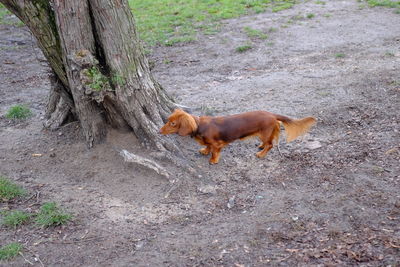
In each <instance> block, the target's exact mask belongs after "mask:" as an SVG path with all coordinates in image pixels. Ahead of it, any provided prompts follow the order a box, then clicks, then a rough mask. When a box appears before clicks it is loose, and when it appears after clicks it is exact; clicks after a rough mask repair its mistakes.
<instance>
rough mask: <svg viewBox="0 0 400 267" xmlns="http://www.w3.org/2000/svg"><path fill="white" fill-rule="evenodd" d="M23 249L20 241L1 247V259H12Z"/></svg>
mask: <svg viewBox="0 0 400 267" xmlns="http://www.w3.org/2000/svg"><path fill="white" fill-rule="evenodd" d="M21 250H22V245H21V244H19V243H10V244H8V245H5V246H2V247H1V248H0V261H5V260H11V259H12V258H15V257H16V256H17V255H18V254H19V253H20V252H21Z"/></svg>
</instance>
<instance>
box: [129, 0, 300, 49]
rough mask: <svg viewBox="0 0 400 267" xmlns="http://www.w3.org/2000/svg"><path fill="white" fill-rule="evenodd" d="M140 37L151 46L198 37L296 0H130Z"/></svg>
mask: <svg viewBox="0 0 400 267" xmlns="http://www.w3.org/2000/svg"><path fill="white" fill-rule="evenodd" d="M128 1H129V5H130V7H131V9H132V12H133V14H134V15H135V18H136V20H137V27H138V31H139V35H140V38H141V39H142V40H144V41H145V42H146V43H147V44H148V45H150V46H153V45H157V44H162V45H174V44H176V43H180V42H190V41H193V40H196V36H197V34H198V33H199V32H201V33H204V32H206V34H216V33H217V32H218V30H219V27H215V25H218V24H219V23H218V22H219V21H221V20H224V19H230V18H236V17H239V16H242V15H246V14H254V13H261V12H264V11H266V10H272V11H274V12H278V11H280V10H284V9H287V8H290V7H292V6H293V5H294V3H295V1H294V0H281V1H273V0H204V1H199V0H128Z"/></svg>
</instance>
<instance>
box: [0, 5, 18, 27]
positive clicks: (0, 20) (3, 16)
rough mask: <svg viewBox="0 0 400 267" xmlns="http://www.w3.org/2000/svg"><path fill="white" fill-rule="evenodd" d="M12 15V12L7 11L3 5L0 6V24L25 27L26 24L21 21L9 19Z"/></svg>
mask: <svg viewBox="0 0 400 267" xmlns="http://www.w3.org/2000/svg"><path fill="white" fill-rule="evenodd" d="M10 15H11V12H10V11H8V9H6V8H5V7H4V5H3V4H0V24H7V25H14V26H17V27H22V26H24V23H23V22H22V21H20V20H19V19H9V18H7V17H8V16H10Z"/></svg>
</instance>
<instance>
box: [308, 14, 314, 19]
mask: <svg viewBox="0 0 400 267" xmlns="http://www.w3.org/2000/svg"><path fill="white" fill-rule="evenodd" d="M313 17H315V14H313V13H308V14H307V18H308V19H312V18H313Z"/></svg>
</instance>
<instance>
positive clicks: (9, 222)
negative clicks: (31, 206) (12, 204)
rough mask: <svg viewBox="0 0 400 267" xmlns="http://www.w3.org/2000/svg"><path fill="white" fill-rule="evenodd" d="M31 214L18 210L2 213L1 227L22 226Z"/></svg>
mask: <svg viewBox="0 0 400 267" xmlns="http://www.w3.org/2000/svg"><path fill="white" fill-rule="evenodd" d="M30 218H31V214H29V213H27V212H23V211H20V210H15V211H6V212H3V220H2V221H1V224H2V225H5V226H7V227H14V228H16V227H17V226H18V225H21V224H24V223H26V222H28V221H29V219H30Z"/></svg>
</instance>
